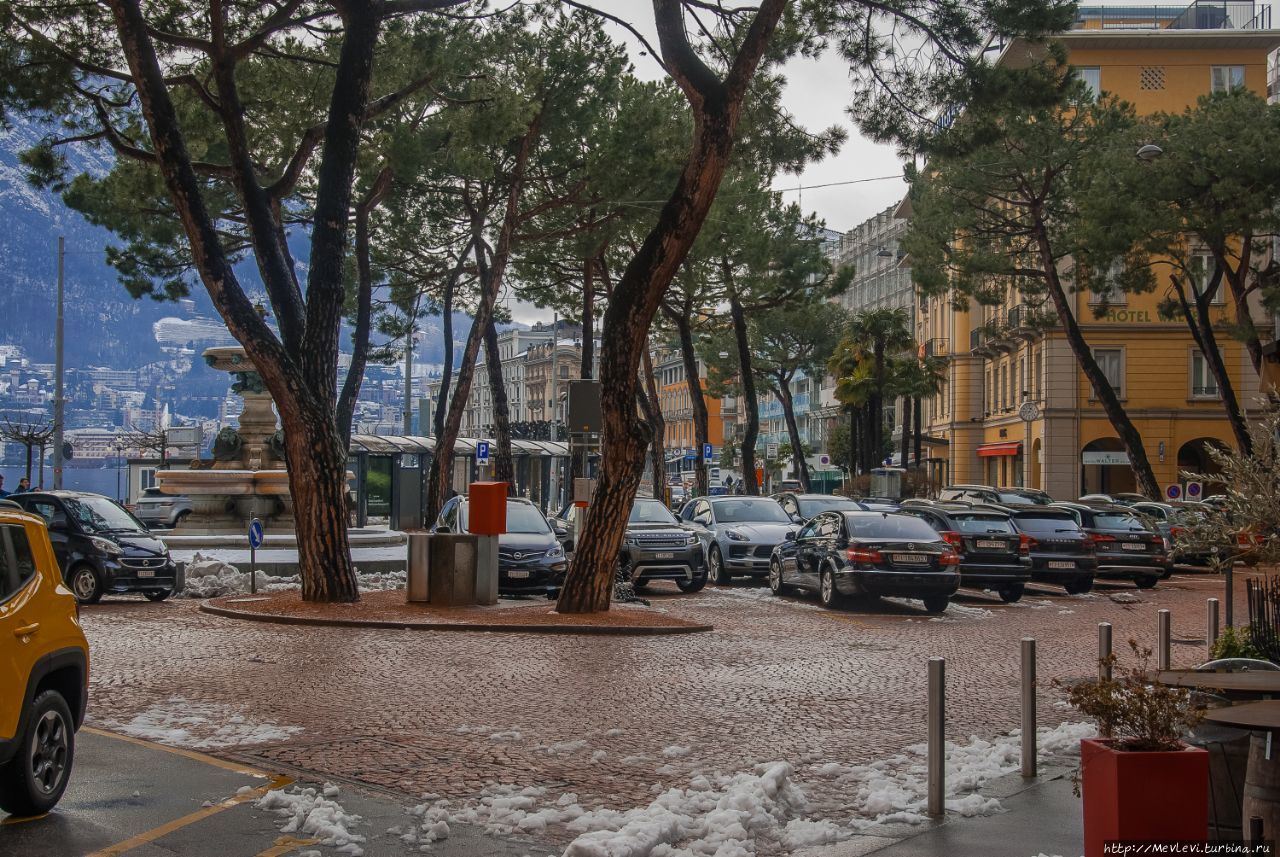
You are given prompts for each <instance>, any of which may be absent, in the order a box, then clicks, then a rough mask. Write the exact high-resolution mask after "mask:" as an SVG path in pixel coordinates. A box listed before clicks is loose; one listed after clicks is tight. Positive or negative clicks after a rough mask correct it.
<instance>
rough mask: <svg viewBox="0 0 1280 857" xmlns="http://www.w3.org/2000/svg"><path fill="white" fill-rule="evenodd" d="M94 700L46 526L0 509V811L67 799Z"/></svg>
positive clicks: (84, 650)
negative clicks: (78, 739)
mask: <svg viewBox="0 0 1280 857" xmlns="http://www.w3.org/2000/svg"><path fill="white" fill-rule="evenodd" d="M88 697H89V645H88V643H86V642H85V638H84V632H83V631H82V630H81V629H80V615H79V608H78V606H77V605H76V599H75V596H74V595H72V594H71V590H69V589H67V588H66V586H64V585H63V582H62V572H61V571H60V570H59V569H58V561H57V560H56V559H55V558H54V554H53V546H52V545H51V544H50V542H49V533H48V531H47V530H46V529H45V525H44V521H43V520H41V519H40V518H38V517H35V516H33V515H29V514H26V513H25V512H22V511H21V510H19V509H14V508H0V811H3V812H8V813H12V814H14V815H38V814H40V813H43V812H47V811H48V810H49V809H51V808H52V807H53V805H54V804H56V803H57V802H58V799H59V798H61V797H62V792H63V791H64V790H66V788H67V780H68V779H69V778H70V776H71V763H72V760H73V758H74V756H75V746H76V743H75V742H76V737H75V733H76V730H77V729H79V728H80V724H81V722H82V721H83V720H84V710H85V703H86V702H87V701H88Z"/></svg>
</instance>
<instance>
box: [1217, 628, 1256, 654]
mask: <svg viewBox="0 0 1280 857" xmlns="http://www.w3.org/2000/svg"><path fill="white" fill-rule="evenodd" d="M1212 655H1213V660H1219V659H1221V658H1257V659H1259V660H1264V661H1265V660H1267V658H1266V656H1265V655H1263V654H1262V651H1261V650H1260V649H1259V648H1258V647H1257V646H1256V645H1255V644H1254V642H1253V634H1252V633H1251V632H1250V630H1249V626H1248V625H1240V626H1239V627H1232V626H1231V625H1228V626H1226V627H1225V628H1223V629H1222V633H1221V634H1219V635H1218V639H1217V640H1216V641H1215V642H1214V644H1213V651H1212Z"/></svg>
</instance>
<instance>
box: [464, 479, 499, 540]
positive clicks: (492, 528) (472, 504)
mask: <svg viewBox="0 0 1280 857" xmlns="http://www.w3.org/2000/svg"><path fill="white" fill-rule="evenodd" d="M467 531H468V532H471V533H475V534H476V535H480V536H500V535H502V534H503V533H505V532H506V531H507V483H505V482H472V483H471V489H470V492H469V493H468V494H467Z"/></svg>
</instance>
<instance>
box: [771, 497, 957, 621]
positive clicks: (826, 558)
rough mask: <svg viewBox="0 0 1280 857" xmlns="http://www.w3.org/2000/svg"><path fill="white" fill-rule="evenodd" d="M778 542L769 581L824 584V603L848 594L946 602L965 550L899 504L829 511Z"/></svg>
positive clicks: (776, 587)
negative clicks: (893, 508)
mask: <svg viewBox="0 0 1280 857" xmlns="http://www.w3.org/2000/svg"><path fill="white" fill-rule="evenodd" d="M787 535H788V538H787V539H786V540H785V541H783V542H782V543H781V544H780V545H778V546H777V547H776V548H774V549H773V555H772V556H771V557H770V558H769V588H770V589H771V590H773V594H775V595H783V594H785V593H786V592H787V591H788V590H790V589H792V588H797V589H806V590H809V591H813V592H817V593H818V597H819V598H821V600H822V603H823V605H824V606H827V607H834V606H836V605H838V604H839V603H840V601H841V600H843V599H844V598H845V597H846V596H851V595H871V596H879V595H890V596H897V597H900V598H919V599H920V600H922V601H923V602H924V607H925V609H926V610H928V611H929V612H930V613H941V612H942V611H944V610H946V609H947V604H948V603H949V602H950V600H951V596H952V595H954V594H955V592H956V589H957V588H958V587H959V585H960V573H959V572H958V571H957V570H956V567H957V565H959V563H960V557H959V555H957V554H956V552H955V551H954V550H952V549H951V546H950V545H948V544H947V543H946V542H945V541H944V540H943V539H942V537H941V536H939V535H938V534H937V533H936V532H935V531H934V530H933V528H932V527H930V526H929V525H928V524H926V523H925V522H924V521H922V520H920V519H919V518H916V517H913V516H911V515H902V514H897V513H893V512H850V511H831V512H822V513H820V514H818V515H817V516H816V517H814V518H813V519H812V520H810V521H809V522H808V523H806V524H805V525H804V526H802V527H801V528H800V530H799V531H798V532H795V533H788V534H787Z"/></svg>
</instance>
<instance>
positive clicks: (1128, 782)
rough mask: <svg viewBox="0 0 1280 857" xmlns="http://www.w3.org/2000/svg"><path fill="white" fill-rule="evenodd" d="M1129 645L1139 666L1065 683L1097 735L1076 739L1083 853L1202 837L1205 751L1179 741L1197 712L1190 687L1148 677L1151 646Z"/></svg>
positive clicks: (1095, 856) (1092, 855)
mask: <svg viewBox="0 0 1280 857" xmlns="http://www.w3.org/2000/svg"><path fill="white" fill-rule="evenodd" d="M1129 647H1130V648H1131V649H1132V650H1133V653H1134V655H1135V656H1136V657H1137V661H1138V665H1137V666H1135V667H1133V668H1130V669H1128V670H1124V671H1122V672H1121V673H1120V674H1119V677H1118V678H1112V679H1107V680H1103V679H1093V680H1090V681H1085V682H1081V683H1078V684H1074V685H1071V686H1069V687H1067V699H1068V701H1069V702H1070V703H1071V705H1072V706H1073V707H1075V708H1076V709H1077V710H1079V711H1080V712H1082V713H1084V714H1086V715H1088V716H1090V717H1092V718H1093V719H1094V720H1095V721H1096V722H1097V724H1098V733H1099V735H1098V737H1097V738H1086V739H1084V740H1082V741H1081V742H1080V783H1081V786H1082V791H1083V797H1084V843H1085V857H1102V854H1103V848H1104V845H1105V843H1107V842H1115V841H1128V842H1133V841H1142V840H1146V841H1152V840H1159V841H1165V842H1168V841H1182V842H1204V841H1206V839H1207V837H1208V829H1209V817H1208V805H1209V797H1208V788H1209V754H1208V753H1207V752H1206V751H1205V750H1203V749H1201V748H1199V747H1191V746H1189V745H1188V744H1186V743H1185V742H1184V741H1183V740H1182V739H1183V736H1184V735H1185V734H1186V733H1187V731H1188V730H1190V729H1191V728H1193V727H1194V726H1195V725H1196V724H1197V723H1199V721H1200V719H1201V717H1202V716H1203V713H1202V712H1201V711H1200V710H1199V709H1197V708H1196V707H1195V706H1194V705H1193V704H1192V700H1191V694H1190V692H1189V691H1186V690H1182V689H1180V688H1174V687H1169V686H1168V685H1164V684H1161V683H1160V682H1158V681H1152V680H1151V679H1150V678H1149V673H1148V669H1147V666H1148V664H1149V663H1150V661H1151V649H1144V648H1140V647H1139V646H1138V644H1137V642H1136V641H1134V640H1130V641H1129ZM1108 661H1109V663H1110V665H1111V666H1112V667H1113V668H1114V664H1115V655H1111V656H1109V657H1108Z"/></svg>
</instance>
